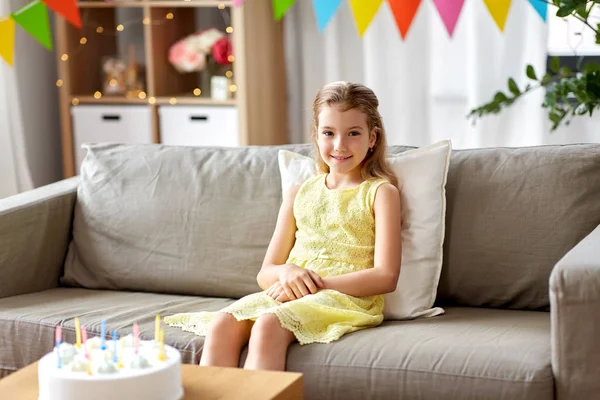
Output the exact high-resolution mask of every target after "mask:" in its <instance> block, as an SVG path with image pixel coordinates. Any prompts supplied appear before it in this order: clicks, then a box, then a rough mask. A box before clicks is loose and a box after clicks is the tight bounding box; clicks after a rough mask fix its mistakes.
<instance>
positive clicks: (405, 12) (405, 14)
mask: <svg viewBox="0 0 600 400" xmlns="http://www.w3.org/2000/svg"><path fill="white" fill-rule="evenodd" d="M388 4H389V5H390V8H391V9H392V14H394V19H395V20H396V25H397V26H398V29H399V30H400V35H401V36H402V39H404V38H406V34H407V33H408V30H409V29H410V25H411V24H412V22H413V19H414V18H415V14H416V13H417V10H418V9H419V5H420V4H421V0H388Z"/></svg>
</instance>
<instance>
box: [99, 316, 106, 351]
mask: <svg viewBox="0 0 600 400" xmlns="http://www.w3.org/2000/svg"><path fill="white" fill-rule="evenodd" d="M105 336H106V321H105V320H102V322H101V325H100V343H101V344H100V348H101V349H102V350H106V343H105V340H106V339H105Z"/></svg>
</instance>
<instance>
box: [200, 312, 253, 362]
mask: <svg viewBox="0 0 600 400" xmlns="http://www.w3.org/2000/svg"><path fill="white" fill-rule="evenodd" d="M252 325H253V321H250V320H246V321H238V320H236V319H235V317H234V316H233V315H231V314H227V313H219V314H217V315H216V316H215V318H214V319H213V321H212V322H211V325H210V330H209V333H208V335H207V336H206V339H205V341H204V348H203V349H202V356H201V358H200V365H202V366H214V367H233V368H237V367H238V365H239V362H240V353H241V351H242V348H243V347H244V346H245V345H246V343H248V339H249V338H250V331H251V329H252Z"/></svg>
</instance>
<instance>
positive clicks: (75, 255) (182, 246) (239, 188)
mask: <svg viewBox="0 0 600 400" xmlns="http://www.w3.org/2000/svg"><path fill="white" fill-rule="evenodd" d="M279 149H287V150H290V151H296V152H298V153H301V154H304V155H309V154H310V153H311V147H310V145H290V146H278V147H244V148H194V147H168V146H161V145H115V144H102V145H93V146H90V147H89V149H88V155H87V157H86V159H85V160H84V163H83V166H82V170H81V185H80V187H79V190H78V200H77V204H76V207H75V216H74V225H73V239H72V241H71V244H70V247H69V253H68V255H67V260H66V263H65V274H64V277H63V279H62V282H63V283H64V284H65V285H71V286H81V287H87V288H95V289H120V290H135V291H151V292H161V293H178V294H189V295H203V296H216V297H232V298H237V297H241V296H244V295H247V294H250V293H253V292H255V291H258V290H260V288H259V287H258V285H257V283H256V274H257V273H258V271H259V269H260V266H261V264H262V261H263V257H264V255H265V252H266V249H267V246H268V243H269V241H270V239H271V236H272V234H273V230H274V227H275V222H276V219H277V213H278V210H279V206H280V204H281V189H280V187H281V181H280V177H279V169H278V164H277V152H278V150H279ZM407 149H408V147H402V146H392V147H390V152H392V153H398V152H402V151H404V150H407ZM598 199H600V145H577V146H576V145H573V146H543V147H536V148H520V149H477V150H455V151H454V152H453V155H452V160H451V165H450V170H449V175H448V183H447V201H448V204H447V214H446V215H447V217H446V238H445V246H444V250H445V251H444V266H443V269H442V277H441V280H440V286H439V290H438V299H439V300H440V302H441V303H458V304H463V305H473V306H493V307H513V308H524V309H527V308H529V309H537V308H545V307H547V306H548V278H549V275H550V271H551V269H552V267H553V265H554V264H555V263H556V261H558V259H559V258H560V257H561V256H562V255H564V254H565V253H566V251H568V250H569V249H570V248H571V247H572V246H574V245H575V244H576V243H577V242H578V241H579V240H581V239H582V238H583V237H584V236H585V235H586V234H587V233H588V232H590V231H591V230H592V229H593V228H594V227H595V226H597V225H598V224H599V223H600V201H597V200H598Z"/></svg>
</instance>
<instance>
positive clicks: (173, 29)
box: [149, 3, 235, 99]
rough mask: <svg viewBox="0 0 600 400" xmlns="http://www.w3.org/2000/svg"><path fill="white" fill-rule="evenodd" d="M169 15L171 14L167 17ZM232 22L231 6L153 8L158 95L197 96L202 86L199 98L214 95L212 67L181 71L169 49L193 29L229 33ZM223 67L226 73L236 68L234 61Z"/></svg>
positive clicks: (153, 57)
mask: <svg viewBox="0 0 600 400" xmlns="http://www.w3.org/2000/svg"><path fill="white" fill-rule="evenodd" d="M177 5H179V3H177ZM167 15H168V16H169V18H167V17H166V16H167ZM230 26H231V9H230V8H227V7H225V8H224V9H220V8H218V7H212V8H202V9H193V8H183V7H164V8H163V7H157V8H151V9H150V24H149V28H150V35H149V38H150V41H151V43H152V44H151V53H152V54H151V61H150V62H151V64H152V66H153V68H154V71H153V74H152V75H153V76H154V81H153V89H154V90H153V94H154V95H155V96H157V97H179V96H181V95H182V94H185V96H186V97H190V98H194V97H195V96H194V94H195V93H194V91H197V90H196V89H200V91H201V93H200V95H199V96H198V97H196V98H204V99H210V91H209V86H210V85H209V81H210V79H209V78H208V75H207V74H208V71H207V70H206V69H205V70H203V71H200V72H189V73H185V72H183V73H182V72H179V71H178V70H177V69H176V68H175V67H174V66H173V65H171V63H170V62H169V49H170V48H171V46H173V45H174V44H175V43H176V42H178V41H179V40H181V39H184V38H185V37H187V36H188V35H191V34H193V33H197V32H200V31H203V30H206V29H209V28H216V29H218V30H220V31H221V32H223V33H225V32H226V30H227V27H230ZM232 28H233V29H235V27H232ZM225 34H227V33H225ZM231 37H232V35H229V39H230V40H231ZM219 68H220V70H222V73H223V75H224V74H225V72H226V71H233V64H230V65H227V66H219ZM233 78H235V77H233Z"/></svg>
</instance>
